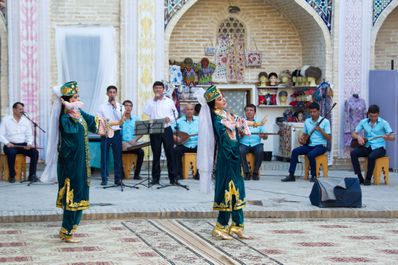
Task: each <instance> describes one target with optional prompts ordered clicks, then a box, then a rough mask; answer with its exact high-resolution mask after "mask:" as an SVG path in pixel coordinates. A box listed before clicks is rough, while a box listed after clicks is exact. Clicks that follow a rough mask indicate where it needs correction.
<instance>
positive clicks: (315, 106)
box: [308, 102, 319, 110]
mask: <svg viewBox="0 0 398 265" xmlns="http://www.w3.org/2000/svg"><path fill="white" fill-rule="evenodd" d="M308 108H309V109H317V110H319V104H318V103H316V102H312V103H311V104H310V105H309V106H308Z"/></svg>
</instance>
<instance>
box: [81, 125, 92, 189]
mask: <svg viewBox="0 0 398 265" xmlns="http://www.w3.org/2000/svg"><path fill="white" fill-rule="evenodd" d="M79 122H80V124H81V125H82V126H83V128H84V150H85V152H86V172H87V185H88V186H90V182H91V178H90V177H91V169H90V152H89V143H88V127H87V122H86V120H85V119H81V120H80V121H79Z"/></svg>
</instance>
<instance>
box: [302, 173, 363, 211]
mask: <svg viewBox="0 0 398 265" xmlns="http://www.w3.org/2000/svg"><path fill="white" fill-rule="evenodd" d="M309 197H310V201H311V204H312V205H315V206H318V207H321V208H326V207H347V208H361V207H362V190H361V186H360V185H359V181H358V178H344V181H343V180H342V182H340V183H330V182H328V181H325V180H318V181H315V183H314V186H312V190H311V194H310V196H309Z"/></svg>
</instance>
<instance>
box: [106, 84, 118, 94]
mask: <svg viewBox="0 0 398 265" xmlns="http://www.w3.org/2000/svg"><path fill="white" fill-rule="evenodd" d="M111 89H114V90H116V92H117V87H116V86H114V85H110V86H108V87H107V88H106V93H108V92H109V90H111Z"/></svg>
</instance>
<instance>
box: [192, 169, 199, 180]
mask: <svg viewBox="0 0 398 265" xmlns="http://www.w3.org/2000/svg"><path fill="white" fill-rule="evenodd" d="M193 179H196V180H198V179H200V174H199V171H198V172H196V174H195V175H193Z"/></svg>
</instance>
